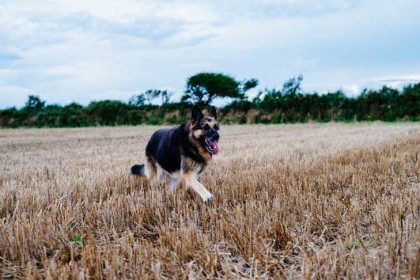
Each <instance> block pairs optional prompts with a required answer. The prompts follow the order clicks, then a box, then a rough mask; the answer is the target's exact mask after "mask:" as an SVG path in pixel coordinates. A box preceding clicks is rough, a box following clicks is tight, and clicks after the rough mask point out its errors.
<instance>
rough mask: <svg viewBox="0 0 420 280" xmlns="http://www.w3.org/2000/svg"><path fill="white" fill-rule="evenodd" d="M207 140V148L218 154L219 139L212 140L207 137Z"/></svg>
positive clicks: (211, 152)
mask: <svg viewBox="0 0 420 280" xmlns="http://www.w3.org/2000/svg"><path fill="white" fill-rule="evenodd" d="M204 140H205V142H206V149H207V151H208V152H209V153H210V154H212V155H217V154H218V153H219V146H218V145H217V141H210V140H208V139H207V138H205V139H204Z"/></svg>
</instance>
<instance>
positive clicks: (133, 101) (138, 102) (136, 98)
mask: <svg viewBox="0 0 420 280" xmlns="http://www.w3.org/2000/svg"><path fill="white" fill-rule="evenodd" d="M145 101H146V97H145V96H144V94H143V93H141V94H139V95H133V97H131V98H130V100H128V104H129V105H134V106H137V107H140V106H143V105H144V103H145Z"/></svg>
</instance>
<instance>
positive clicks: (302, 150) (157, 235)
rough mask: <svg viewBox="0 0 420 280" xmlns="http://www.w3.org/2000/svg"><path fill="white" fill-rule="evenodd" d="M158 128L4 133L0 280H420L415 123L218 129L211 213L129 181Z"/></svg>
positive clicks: (208, 176) (419, 134) (185, 193)
mask: <svg viewBox="0 0 420 280" xmlns="http://www.w3.org/2000/svg"><path fill="white" fill-rule="evenodd" d="M156 128H157V127H149V126H140V127H117V128H109V127H108V128H82V129H40V130H36V129H34V130H33V129H20V130H2V131H1V132H0V144H1V146H0V152H1V153H0V160H1V163H2V172H1V177H0V183H1V188H0V219H1V221H2V222H1V223H0V270H1V272H0V276H1V277H4V278H7V277H13V276H18V277H19V276H27V277H29V278H31V277H32V278H37V277H38V278H42V277H46V276H50V277H53V278H56V277H58V278H67V277H69V276H70V275H71V276H73V277H76V278H82V277H87V276H92V277H98V278H99V277H105V278H121V277H127V278H161V277H179V278H185V277H188V276H191V277H194V278H204V277H208V278H225V277H232V278H236V277H250V278H252V277H257V276H258V277H262V278H265V277H273V276H280V277H297V278H305V279H311V278H345V277H351V278H368V277H372V276H376V277H385V278H386V277H391V278H395V277H401V278H407V279H408V278H410V277H414V278H418V277H420V202H419V201H420V191H419V187H420V180H419V176H420V173H419V169H420V168H419V167H420V166H419V157H420V126H419V125H418V124H397V125H395V124H394V125H389V124H380V123H375V124H373V125H372V124H357V125H356V124H349V125H346V124H325V125H318V124H305V125H276V126H274V125H273V126H225V127H222V131H221V134H222V139H221V142H220V149H221V154H220V156H217V157H215V158H214V160H213V162H212V164H211V166H210V167H209V169H208V170H206V171H205V172H204V173H203V175H201V176H200V181H201V182H202V183H203V184H204V185H205V186H207V187H208V188H209V190H210V191H211V192H212V193H213V194H214V195H215V201H213V202H212V203H211V204H203V203H202V202H201V201H200V198H199V197H197V195H196V194H194V193H193V192H191V191H189V190H187V189H185V187H184V185H183V184H181V185H179V186H178V188H177V190H176V191H175V192H174V193H170V192H169V191H168V189H167V188H166V187H160V188H151V187H150V186H149V184H148V183H147V182H146V181H145V180H143V179H138V178H133V177H132V176H130V175H129V168H130V166H131V165H132V164H133V163H138V162H141V161H142V160H143V159H144V155H143V150H144V147H145V145H146V143H147V140H148V138H149V137H150V135H151V133H152V132H153V131H154V130H155V129H156ZM75 238H76V239H75ZM75 240H76V241H75Z"/></svg>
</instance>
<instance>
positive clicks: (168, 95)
mask: <svg viewBox="0 0 420 280" xmlns="http://www.w3.org/2000/svg"><path fill="white" fill-rule="evenodd" d="M172 95H173V92H170V91H167V90H162V91H161V92H160V97H161V98H162V105H163V104H168V103H169V100H170V99H171V97H172Z"/></svg>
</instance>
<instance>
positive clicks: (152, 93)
mask: <svg viewBox="0 0 420 280" xmlns="http://www.w3.org/2000/svg"><path fill="white" fill-rule="evenodd" d="M160 93H161V91H160V90H158V89H149V90H147V91H146V92H145V93H144V95H145V96H146V99H147V103H149V105H151V104H152V101H153V99H155V98H157V97H159V95H160Z"/></svg>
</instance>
